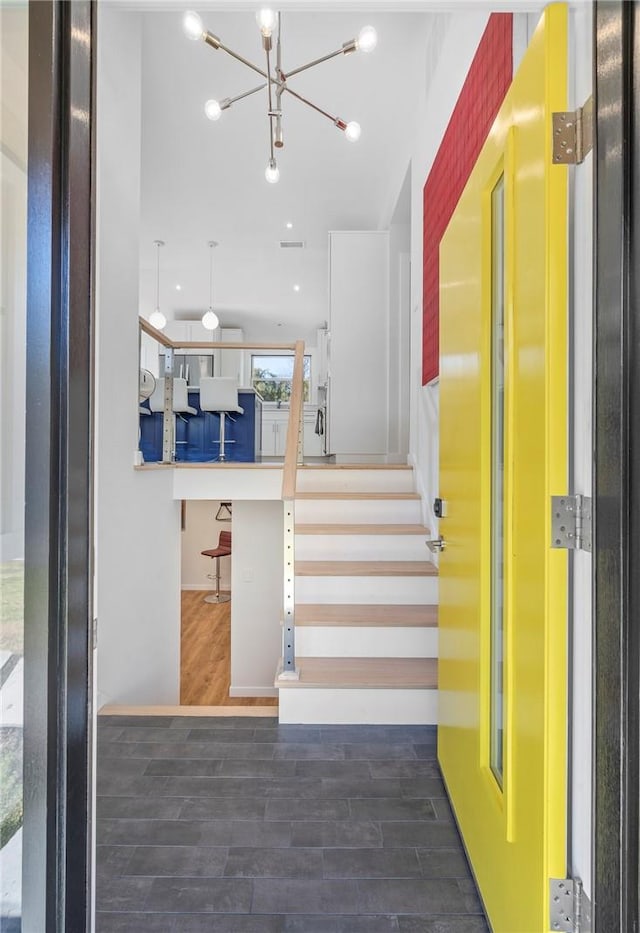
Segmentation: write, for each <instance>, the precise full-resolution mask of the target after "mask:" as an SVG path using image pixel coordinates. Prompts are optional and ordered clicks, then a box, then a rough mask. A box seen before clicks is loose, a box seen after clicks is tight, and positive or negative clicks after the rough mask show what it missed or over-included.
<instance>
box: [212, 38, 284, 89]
mask: <svg viewBox="0 0 640 933" xmlns="http://www.w3.org/2000/svg"><path fill="white" fill-rule="evenodd" d="M218 48H219V49H222V51H223V52H226V53H227V55H230V56H231V58H235V59H236V61H238V62H241V63H242V64H243V65H246V66H247V68H251V70H252V71H255V72H256V74H259V75H260V76H261V77H263V78H266V80H267V81H268V80H269V76H268V74H267V72H266V71H263V70H262V68H259V67H258V65H254V64H253V62H250V61H249V60H248V59H246V58H244V56H242V55H240V54H239V53H238V52H234V51H233V49H230V48H229V47H228V46H226V45H223V44H222V42H221V43H220V45H219V46H218ZM271 83H272V84H281V83H282V82H280V81H277V80H276V79H275V78H271Z"/></svg>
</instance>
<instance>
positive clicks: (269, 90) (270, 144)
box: [267, 49, 274, 162]
mask: <svg viewBox="0 0 640 933" xmlns="http://www.w3.org/2000/svg"><path fill="white" fill-rule="evenodd" d="M267 93H268V95H269V157H270V159H271V161H272V162H273V158H274V156H273V97H272V94H271V58H270V56H269V49H267Z"/></svg>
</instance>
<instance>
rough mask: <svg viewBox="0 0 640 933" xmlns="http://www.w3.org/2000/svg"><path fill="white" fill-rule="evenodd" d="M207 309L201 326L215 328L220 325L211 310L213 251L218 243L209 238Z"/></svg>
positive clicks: (209, 328) (216, 316) (208, 328)
mask: <svg viewBox="0 0 640 933" xmlns="http://www.w3.org/2000/svg"><path fill="white" fill-rule="evenodd" d="M207 245H208V246H209V310H208V311H205V313H204V314H203V315H202V326H203V327H206V329H207V330H215V329H216V327H219V326H220V320H219V319H218V315H217V314H216V313H215V311H214V310H213V251H214V249H215V248H216V246H217V245H218V244H217V243H216V241H215V240H209V243H208V244H207Z"/></svg>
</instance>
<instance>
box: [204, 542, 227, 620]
mask: <svg viewBox="0 0 640 933" xmlns="http://www.w3.org/2000/svg"><path fill="white" fill-rule="evenodd" d="M200 553H201V554H202V556H203V557H215V559H216V572H215V576H214V575H213V574H212V573H208V574H207V576H208V578H209V579H210V580H214V579H215V581H216V591H215V593H214V594H212V595H211V596H205V598H204V601H205V603H228V602H229V600H230V599H231V596H229V594H228V593H220V558H221V557H230V556H231V532H230V531H221V532H220V537H219V538H218V547H215V548H211V550H209V551H201V552H200Z"/></svg>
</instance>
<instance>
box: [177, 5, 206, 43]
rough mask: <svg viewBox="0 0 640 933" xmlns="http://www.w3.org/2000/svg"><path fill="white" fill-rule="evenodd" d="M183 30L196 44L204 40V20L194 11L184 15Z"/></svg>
mask: <svg viewBox="0 0 640 933" xmlns="http://www.w3.org/2000/svg"><path fill="white" fill-rule="evenodd" d="M182 28H183V30H184V34H185V36H186V37H187V39H193V41H194V42H196V41H197V40H198V39H202V37H203V35H204V26H203V25H202V20H201V19H200V17H199V16H198V14H197V13H194V12H193V10H189V11H188V12H187V13H185V14H184V18H183V20H182Z"/></svg>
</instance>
